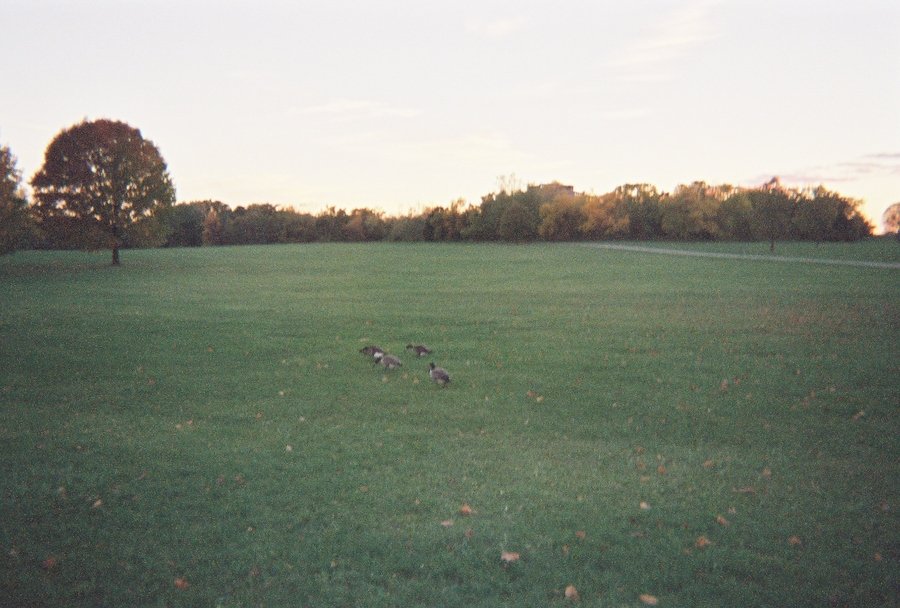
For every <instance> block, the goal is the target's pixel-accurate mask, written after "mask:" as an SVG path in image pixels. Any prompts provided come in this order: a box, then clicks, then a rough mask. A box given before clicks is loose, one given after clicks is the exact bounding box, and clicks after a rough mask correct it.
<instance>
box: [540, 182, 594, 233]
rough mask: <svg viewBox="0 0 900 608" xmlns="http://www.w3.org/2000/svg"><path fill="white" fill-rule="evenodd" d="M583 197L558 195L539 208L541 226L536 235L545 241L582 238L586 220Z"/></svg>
mask: <svg viewBox="0 0 900 608" xmlns="http://www.w3.org/2000/svg"><path fill="white" fill-rule="evenodd" d="M584 205H585V197H584V196H572V195H567V194H562V195H558V196H556V197H554V198H553V200H551V201H550V202H549V203H544V204H543V205H541V207H540V210H539V211H540V216H541V224H540V226H538V234H540V236H541V238H542V239H544V240H545V241H573V240H576V239H580V238H581V237H582V232H581V228H582V226H583V225H584V223H585V220H586V219H587V218H586V216H585V212H584Z"/></svg>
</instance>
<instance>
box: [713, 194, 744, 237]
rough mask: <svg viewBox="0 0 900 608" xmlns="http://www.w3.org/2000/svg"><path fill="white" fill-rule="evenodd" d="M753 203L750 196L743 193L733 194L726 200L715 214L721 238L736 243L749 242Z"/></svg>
mask: <svg viewBox="0 0 900 608" xmlns="http://www.w3.org/2000/svg"><path fill="white" fill-rule="evenodd" d="M752 213H753V203H752V202H751V200H750V194H749V193H747V192H745V191H738V192H734V193H732V194H731V195H729V196H728V198H726V199H725V200H724V201H723V202H722V204H721V205H719V209H718V212H717V217H716V219H717V222H718V224H719V232H720V234H721V235H722V238H726V239H734V240H737V241H750V240H752V239H753V231H752V230H751V227H750V216H751V215H752Z"/></svg>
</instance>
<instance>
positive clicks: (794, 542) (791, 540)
mask: <svg viewBox="0 0 900 608" xmlns="http://www.w3.org/2000/svg"><path fill="white" fill-rule="evenodd" d="M788 544H789V545H791V546H792V547H796V546H798V545H802V544H803V541H802V540H800V537H799V536H797V535H793V536H789V537H788Z"/></svg>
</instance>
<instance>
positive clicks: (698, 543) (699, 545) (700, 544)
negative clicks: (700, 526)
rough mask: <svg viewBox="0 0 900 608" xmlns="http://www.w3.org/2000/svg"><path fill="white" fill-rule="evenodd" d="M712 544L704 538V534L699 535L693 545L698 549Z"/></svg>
mask: <svg viewBox="0 0 900 608" xmlns="http://www.w3.org/2000/svg"><path fill="white" fill-rule="evenodd" d="M711 544H712V541H711V540H709V539H708V538H706V537H705V536H701V537H699V538H698V539H697V540H696V541H695V542H694V546H695V547H697V548H698V549H705V548H707V547H708V546H710V545H711Z"/></svg>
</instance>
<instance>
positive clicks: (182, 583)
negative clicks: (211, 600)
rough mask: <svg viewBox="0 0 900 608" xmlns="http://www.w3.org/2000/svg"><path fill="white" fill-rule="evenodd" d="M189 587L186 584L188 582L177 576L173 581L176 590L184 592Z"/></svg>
mask: <svg viewBox="0 0 900 608" xmlns="http://www.w3.org/2000/svg"><path fill="white" fill-rule="evenodd" d="M190 586H191V584H190V583H189V582H188V580H187V579H186V578H182V577H180V576H179V577H178V578H176V579H175V588H176V589H182V590H184V589H187V588H188V587H190Z"/></svg>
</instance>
